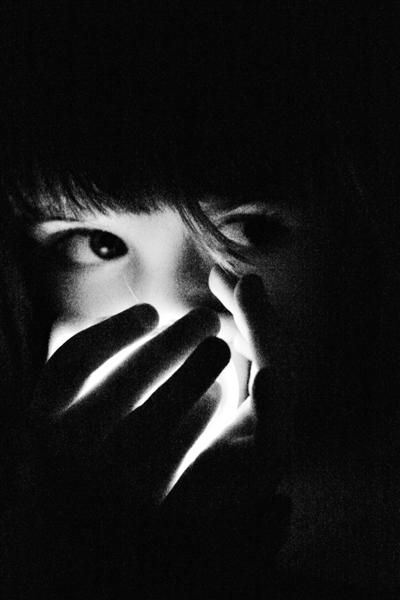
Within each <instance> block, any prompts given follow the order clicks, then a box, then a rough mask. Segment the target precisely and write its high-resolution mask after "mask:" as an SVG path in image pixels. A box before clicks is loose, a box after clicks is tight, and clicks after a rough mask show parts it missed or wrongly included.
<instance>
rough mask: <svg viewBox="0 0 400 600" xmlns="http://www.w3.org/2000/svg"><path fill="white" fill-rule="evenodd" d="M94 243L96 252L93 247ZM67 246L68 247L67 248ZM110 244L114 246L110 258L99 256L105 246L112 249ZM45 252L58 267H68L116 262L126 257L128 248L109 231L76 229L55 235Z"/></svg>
mask: <svg viewBox="0 0 400 600" xmlns="http://www.w3.org/2000/svg"><path fill="white" fill-rule="evenodd" d="M104 237H105V238H106V239H105V240H104V239H103V245H101V241H102V240H101V238H104ZM96 241H97V243H98V251H96V249H95V248H94V247H93V245H94V244H95V243H96ZM79 242H81V247H79ZM69 244H70V247H68V245H69ZM73 244H75V246H73ZM112 244H114V250H113V252H111V256H105V255H104V256H101V252H100V251H101V248H106V247H107V246H108V247H109V248H110V247H111V248H112ZM46 251H47V254H48V256H49V258H50V259H52V260H53V261H56V262H57V263H58V264H59V265H62V266H66V267H68V266H89V265H97V264H101V263H104V262H109V261H112V260H116V259H118V258H121V257H122V256H124V255H126V254H127V253H128V248H127V246H126V244H125V243H124V242H123V240H121V238H120V237H118V236H116V235H114V234H113V233H110V232H109V231H104V230H101V229H84V228H82V229H80V228H76V229H73V230H71V231H69V232H66V233H62V234H60V235H57V236H56V239H54V240H53V241H52V242H50V243H49V244H48V245H47V249H46ZM85 253H86V255H85ZM74 254H75V256H74ZM92 257H93V258H92Z"/></svg>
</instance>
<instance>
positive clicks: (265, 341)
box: [210, 267, 296, 487]
mask: <svg viewBox="0 0 400 600" xmlns="http://www.w3.org/2000/svg"><path fill="white" fill-rule="evenodd" d="M210 289H211V291H212V292H213V293H214V294H215V296H216V297H217V298H218V299H219V300H220V301H221V302H222V304H224V306H225V307H226V308H227V309H228V310H229V311H230V312H231V313H232V315H233V317H234V320H235V323H236V325H237V329H238V334H237V336H236V338H235V340H234V346H235V348H236V349H237V350H238V351H239V352H241V353H243V354H244V355H245V356H246V357H247V358H248V359H249V360H250V361H251V376H250V384H249V393H250V397H251V401H252V404H253V409H254V411H255V415H256V423H257V425H256V444H257V450H258V455H259V456H262V460H263V461H265V466H266V465H267V464H268V465H269V477H270V483H271V485H272V487H274V485H275V483H274V482H276V478H277V477H278V479H279V475H278V471H277V472H276V474H275V475H276V476H274V474H273V471H274V470H275V469H278V470H279V471H280V470H281V468H282V465H283V464H284V462H285V461H286V459H287V458H288V455H289V453H290V443H291V441H290V438H291V430H292V422H293V411H294V404H295V396H296V391H295V385H294V380H295V376H294V363H295V358H294V348H293V344H292V343H291V342H290V339H289V336H288V335H287V334H286V332H285V330H284V328H283V326H282V324H281V323H280V321H279V318H278V316H277V315H276V313H275V310H274V308H273V307H272V306H271V304H270V302H269V300H268V297H267V294H266V291H265V289H264V286H263V283H262V280H261V278H260V277H258V276H257V275H252V274H251V275H245V276H244V277H242V278H241V279H240V280H239V281H236V280H233V279H232V278H231V277H229V276H228V275H227V274H226V273H224V271H222V269H220V268H219V267H214V269H213V270H212V272H211V274H210ZM273 465H275V466H273ZM278 465H280V467H279V468H278Z"/></svg>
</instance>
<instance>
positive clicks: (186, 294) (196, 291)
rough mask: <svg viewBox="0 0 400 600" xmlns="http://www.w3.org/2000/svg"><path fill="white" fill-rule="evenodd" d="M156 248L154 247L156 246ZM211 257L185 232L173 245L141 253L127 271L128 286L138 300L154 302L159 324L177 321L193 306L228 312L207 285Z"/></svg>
mask: <svg viewBox="0 0 400 600" xmlns="http://www.w3.org/2000/svg"><path fill="white" fill-rule="evenodd" d="M154 250H155V249H154ZM212 266H213V261H212V259H211V258H210V257H209V256H208V255H207V253H206V252H205V251H204V250H203V249H201V248H200V247H199V245H198V244H196V243H195V242H194V241H193V239H191V238H190V237H189V236H187V235H185V236H183V237H182V238H181V239H178V240H175V243H174V245H173V246H172V247H169V248H168V247H167V248H165V247H164V248H159V252H157V253H156V252H154V253H149V255H148V256H142V257H141V261H137V262H136V264H132V265H129V267H128V268H127V270H126V271H125V281H126V286H127V288H128V289H129V290H130V293H131V295H132V299H133V300H135V301H136V302H146V303H149V304H152V305H153V306H154V307H155V308H156V309H157V311H158V313H159V315H160V323H161V324H166V323H168V322H170V321H174V320H176V319H178V318H180V317H181V316H183V315H184V314H186V313H187V312H188V311H189V310H191V309H192V308H195V307H197V306H207V307H209V308H212V309H214V310H216V311H217V312H225V309H224V307H223V306H222V304H221V303H220V302H219V301H218V300H217V299H216V298H215V296H213V294H212V293H211V292H210V289H209V287H208V276H209V273H210V271H211V268H212Z"/></svg>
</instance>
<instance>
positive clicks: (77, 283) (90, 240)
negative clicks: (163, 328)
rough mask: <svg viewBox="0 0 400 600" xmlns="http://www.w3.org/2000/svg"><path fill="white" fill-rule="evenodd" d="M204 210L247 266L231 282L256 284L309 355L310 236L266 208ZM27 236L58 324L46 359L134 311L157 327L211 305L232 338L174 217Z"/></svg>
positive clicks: (88, 222) (85, 218) (313, 237)
mask: <svg viewBox="0 0 400 600" xmlns="http://www.w3.org/2000/svg"><path fill="white" fill-rule="evenodd" d="M203 210H204V212H205V213H206V214H207V216H208V217H209V218H210V220H211V221H212V222H213V223H214V224H215V225H216V226H217V227H218V229H219V230H220V231H221V232H222V233H223V234H224V235H225V236H226V237H227V238H230V239H231V240H233V241H235V242H236V243H237V244H239V245H240V246H241V248H242V252H243V253H244V254H245V255H246V254H247V255H248V258H249V260H248V262H246V261H244V262H242V263H241V264H238V262H237V261H236V263H235V264H236V265H237V269H238V275H239V274H243V273H245V272H253V273H254V272H255V273H258V274H259V275H261V277H262V278H263V281H264V284H265V287H266V289H267V290H268V293H269V296H270V299H271V302H272V304H273V305H274V306H275V308H276V309H277V312H278V314H279V315H280V316H281V319H282V322H283V324H284V326H285V327H287V329H288V330H289V331H290V332H291V333H292V334H293V336H294V338H295V340H296V342H297V343H298V344H299V345H300V347H301V349H302V350H303V353H302V354H303V355H307V353H309V352H310V348H311V347H312V345H313V338H314V337H315V333H314V329H315V323H316V321H317V320H318V318H317V313H318V290H317V287H318V280H319V275H320V268H321V264H320V262H321V261H320V250H321V239H320V234H319V233H318V235H317V233H316V232H317V228H315V227H314V229H313V224H311V223H307V222H305V220H306V219H305V217H304V215H303V216H302V215H301V214H300V213H299V212H298V211H296V212H295V211H293V210H291V209H289V208H288V207H284V206H278V205H272V204H271V205H268V204H266V203H249V204H245V205H242V206H236V207H234V208H232V207H231V208H229V207H228V208H227V207H226V206H224V205H223V204H221V205H220V206H218V204H217V205H216V204H215V203H211V202H209V203H206V202H205V203H204V205H203ZM318 231H319V230H318ZM31 235H32V237H33V238H34V240H35V241H36V242H37V243H38V244H39V245H40V247H41V248H42V249H43V250H44V256H45V257H46V264H47V268H46V273H47V275H46V276H47V293H48V298H49V302H50V305H51V308H52V310H53V311H54V313H55V314H56V315H57V317H56V320H55V322H54V324H53V328H52V331H51V337H50V345H49V353H50V354H51V353H52V352H54V351H55V349H57V347H59V346H60V345H61V344H62V343H63V342H64V341H66V339H68V338H69V337H71V336H72V335H73V334H75V333H76V332H78V331H79V330H81V329H83V328H85V327H88V326H89V325H92V324H94V323H96V322H98V321H100V320H102V319H104V318H107V317H109V316H111V315H113V314H115V313H117V312H120V311H122V310H124V309H126V308H129V307H130V306H132V305H134V304H135V303H142V302H147V303H150V304H152V305H153V306H155V307H156V309H157V310H158V312H159V314H160V322H161V325H164V324H168V323H169V322H171V321H174V320H176V319H177V318H179V317H180V316H182V315H183V314H185V313H186V312H187V311H188V310H190V309H191V308H194V307H196V306H199V305H206V306H210V307H212V308H214V309H216V310H217V311H219V312H220V314H221V317H222V321H223V328H222V335H223V337H225V338H226V339H227V340H228V341H229V338H231V337H232V334H233V332H234V324H233V320H232V318H231V316H230V315H229V314H227V311H225V310H224V309H223V307H222V305H221V304H220V303H219V302H218V301H217V300H216V298H215V297H214V296H213V295H212V293H211V292H210V289H209V287H208V277H209V273H210V270H211V268H212V266H213V265H214V264H215V262H218V257H215V255H214V256H211V253H210V252H207V250H206V249H205V247H203V246H202V245H201V244H199V242H198V240H196V239H195V236H194V234H193V233H192V231H190V230H189V228H188V226H187V225H186V224H185V223H184V222H183V220H182V218H181V216H180V215H179V214H178V212H176V211H175V210H173V209H172V208H169V207H165V208H163V209H159V210H155V211H153V212H151V213H149V214H147V213H133V212H114V211H109V212H108V213H107V214H102V213H100V212H98V213H96V212H86V213H82V214H81V216H80V217H79V219H78V220H65V219H64V218H60V219H59V220H57V219H53V220H51V221H43V222H40V223H37V224H36V225H35V226H33V228H32V230H31ZM221 260H222V257H221ZM312 324H313V325H312Z"/></svg>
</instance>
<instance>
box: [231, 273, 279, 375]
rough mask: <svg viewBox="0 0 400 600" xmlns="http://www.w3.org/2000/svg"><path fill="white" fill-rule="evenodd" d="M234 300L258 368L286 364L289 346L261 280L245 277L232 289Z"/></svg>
mask: <svg viewBox="0 0 400 600" xmlns="http://www.w3.org/2000/svg"><path fill="white" fill-rule="evenodd" d="M235 301H236V303H237V305H238V307H239V309H240V311H241V313H242V315H243V319H244V321H245V323H246V327H247V335H246V338H247V336H248V339H250V342H251V345H252V347H253V349H254V355H255V361H256V363H257V366H258V367H259V368H263V367H267V366H270V365H279V368H281V369H282V368H285V367H286V366H287V363H288V360H287V359H288V352H289V348H288V343H287V338H286V336H285V333H284V330H283V327H282V325H281V324H280V322H279V319H278V317H277V315H276V313H275V310H274V308H273V307H272V305H271V304H270V302H269V301H268V298H267V294H266V292H265V289H264V286H263V283H262V280H261V278H260V277H258V276H257V275H252V274H251V275H245V276H244V277H242V279H241V280H240V281H239V283H238V284H237V286H236V288H235Z"/></svg>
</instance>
